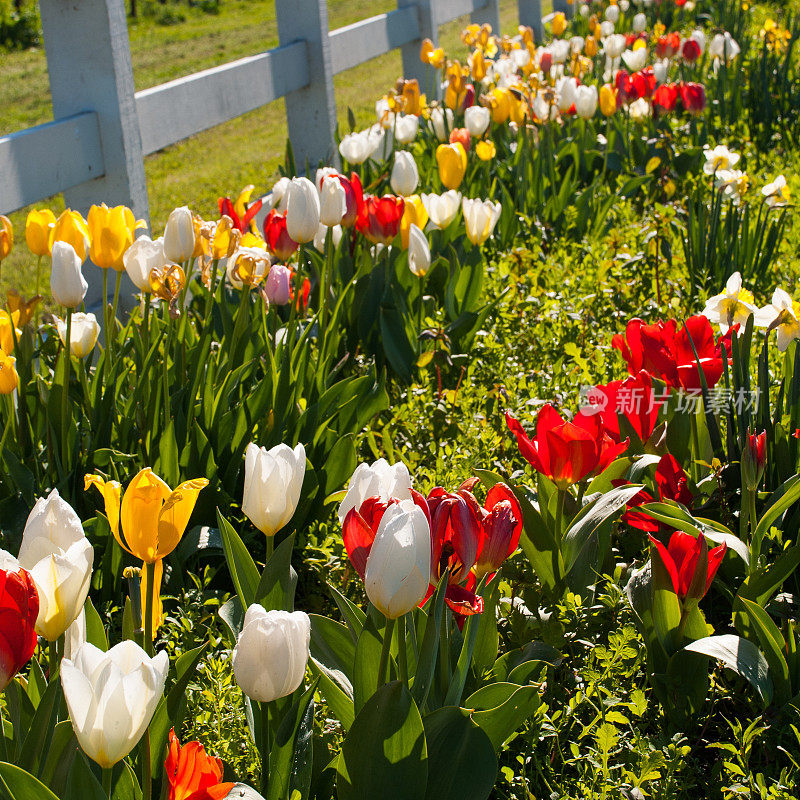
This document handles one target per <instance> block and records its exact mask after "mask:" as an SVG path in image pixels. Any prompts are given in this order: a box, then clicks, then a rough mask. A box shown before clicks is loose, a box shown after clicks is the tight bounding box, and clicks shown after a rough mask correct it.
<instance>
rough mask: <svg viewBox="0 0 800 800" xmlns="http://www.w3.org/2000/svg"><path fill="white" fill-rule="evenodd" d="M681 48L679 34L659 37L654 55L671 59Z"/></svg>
mask: <svg viewBox="0 0 800 800" xmlns="http://www.w3.org/2000/svg"><path fill="white" fill-rule="evenodd" d="M680 47H681V35H680V34H679V33H668V34H667V35H666V36H659V38H658V42H657V43H656V55H657V56H658V57H659V58H672V56H674V55H675V54H676V53H677V52H678V50H680Z"/></svg>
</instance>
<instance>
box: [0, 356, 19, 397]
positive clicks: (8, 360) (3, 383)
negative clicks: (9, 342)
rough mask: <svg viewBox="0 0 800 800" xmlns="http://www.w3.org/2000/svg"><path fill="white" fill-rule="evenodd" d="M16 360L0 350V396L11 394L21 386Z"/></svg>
mask: <svg viewBox="0 0 800 800" xmlns="http://www.w3.org/2000/svg"><path fill="white" fill-rule="evenodd" d="M16 363H17V361H16V359H15V358H14V356H9V355H7V354H6V353H5V351H3V350H2V349H0V394H11V393H12V392H13V391H14V389H16V388H17V386H18V385H19V376H18V375H17V368H16V366H15V365H16Z"/></svg>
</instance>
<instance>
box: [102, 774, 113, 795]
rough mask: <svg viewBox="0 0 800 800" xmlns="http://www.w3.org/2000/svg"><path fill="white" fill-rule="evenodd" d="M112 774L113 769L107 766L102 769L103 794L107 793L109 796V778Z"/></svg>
mask: <svg viewBox="0 0 800 800" xmlns="http://www.w3.org/2000/svg"><path fill="white" fill-rule="evenodd" d="M113 775H114V770H113V769H111V768H109V769H104V770H103V794H107V795H108V796H109V797H111V779H112V777H113Z"/></svg>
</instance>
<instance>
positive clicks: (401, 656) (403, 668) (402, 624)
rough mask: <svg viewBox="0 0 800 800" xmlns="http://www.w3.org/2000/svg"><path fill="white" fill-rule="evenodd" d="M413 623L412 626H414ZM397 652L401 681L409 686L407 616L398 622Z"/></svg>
mask: <svg viewBox="0 0 800 800" xmlns="http://www.w3.org/2000/svg"><path fill="white" fill-rule="evenodd" d="M413 624H414V623H413V621H411V625H413ZM397 651H398V662H399V663H398V665H397V666H398V669H399V670H400V680H401V681H403V683H404V684H405V685H406V686H408V652H407V650H406V615H405V614H404V615H403V616H402V617H400V618H399V619H398V620H397Z"/></svg>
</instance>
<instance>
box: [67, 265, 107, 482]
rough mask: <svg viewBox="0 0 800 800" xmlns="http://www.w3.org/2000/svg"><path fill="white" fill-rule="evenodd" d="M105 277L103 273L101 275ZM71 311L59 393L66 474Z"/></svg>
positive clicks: (68, 315)
mask: <svg viewBox="0 0 800 800" xmlns="http://www.w3.org/2000/svg"><path fill="white" fill-rule="evenodd" d="M103 275H105V272H104V273H103ZM71 342H72V309H71V308H68V309H67V336H66V342H65V344H64V386H63V391H62V392H61V466H62V468H63V469H64V473H65V474H66V473H67V472H68V471H69V457H68V453H67V449H68V447H69V430H68V427H67V417H68V416H69V377H70V367H71V366H72V352H71V346H70V345H71Z"/></svg>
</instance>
